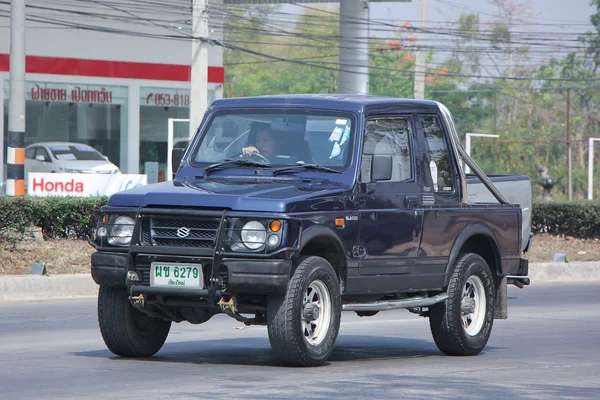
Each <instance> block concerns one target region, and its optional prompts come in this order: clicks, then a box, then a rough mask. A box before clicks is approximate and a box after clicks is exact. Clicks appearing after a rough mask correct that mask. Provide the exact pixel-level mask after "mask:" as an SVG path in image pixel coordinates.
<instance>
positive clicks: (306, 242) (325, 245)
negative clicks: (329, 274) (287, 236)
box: [299, 225, 347, 285]
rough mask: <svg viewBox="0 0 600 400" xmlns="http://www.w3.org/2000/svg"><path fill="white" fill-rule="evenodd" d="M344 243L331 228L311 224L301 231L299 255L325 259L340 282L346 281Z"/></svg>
mask: <svg viewBox="0 0 600 400" xmlns="http://www.w3.org/2000/svg"><path fill="white" fill-rule="evenodd" d="M345 254H346V253H345V250H344V245H343V244H342V241H341V240H340V238H339V237H338V236H337V235H336V234H335V231H333V230H332V229H331V228H328V227H326V226H323V225H319V226H313V227H310V228H308V229H307V230H306V231H304V232H303V233H302V239H301V241H300V253H299V255H300V256H318V257H323V258H324V259H326V260H327V261H328V262H329V263H330V264H331V266H332V267H333V269H334V271H335V273H336V275H337V276H338V278H339V280H340V283H341V284H342V285H343V284H344V283H345V281H346V266H347V260H346V255H345Z"/></svg>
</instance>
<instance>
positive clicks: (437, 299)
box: [342, 293, 448, 311]
mask: <svg viewBox="0 0 600 400" xmlns="http://www.w3.org/2000/svg"><path fill="white" fill-rule="evenodd" d="M447 298H448V294H447V293H442V294H438V295H436V296H433V297H412V298H410V299H399V300H386V301H374V302H372V303H348V304H344V305H343V306H342V311H388V310H395V309H398V308H413V307H429V306H432V305H434V304H437V303H441V302H442V301H446V299H447Z"/></svg>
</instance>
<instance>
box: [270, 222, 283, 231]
mask: <svg viewBox="0 0 600 400" xmlns="http://www.w3.org/2000/svg"><path fill="white" fill-rule="evenodd" d="M269 229H270V230H271V232H279V231H280V230H281V221H278V220H273V221H271V223H270V224H269Z"/></svg>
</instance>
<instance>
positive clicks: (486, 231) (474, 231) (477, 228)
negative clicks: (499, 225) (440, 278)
mask: <svg viewBox="0 0 600 400" xmlns="http://www.w3.org/2000/svg"><path fill="white" fill-rule="evenodd" d="M475 235H483V236H485V237H486V238H487V239H488V240H489V241H490V244H491V245H492V247H493V248H494V250H495V254H494V258H495V261H496V265H497V267H498V270H497V271H496V273H499V272H498V271H502V259H501V258H500V254H499V252H498V249H499V247H498V241H497V240H496V236H494V233H493V232H492V230H491V229H490V228H489V227H487V226H486V225H483V224H474V225H469V226H467V227H466V228H465V229H463V230H462V231H461V232H460V233H459V234H458V236H457V238H456V240H454V244H453V245H452V249H451V250H450V257H449V258H448V266H447V267H446V278H445V280H444V286H448V284H449V283H450V277H451V276H452V273H453V272H454V264H455V263H456V260H457V259H458V255H459V254H460V250H461V249H462V247H463V245H464V244H465V243H466V242H467V241H468V240H469V239H470V238H471V237H473V236H475Z"/></svg>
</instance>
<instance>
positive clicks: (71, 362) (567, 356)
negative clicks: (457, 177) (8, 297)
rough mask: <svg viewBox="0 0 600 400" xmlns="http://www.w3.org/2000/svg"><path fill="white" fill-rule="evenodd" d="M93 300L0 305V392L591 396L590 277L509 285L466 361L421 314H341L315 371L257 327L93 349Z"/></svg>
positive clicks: (213, 325) (598, 387) (595, 330)
mask: <svg viewBox="0 0 600 400" xmlns="http://www.w3.org/2000/svg"><path fill="white" fill-rule="evenodd" d="M95 307H96V302H95V301H91V300H85V301H83V300H82V301H73V302H44V303H23V304H2V305H0V338H1V339H0V399H2V400H8V399H79V398H81V399H145V400H146V399H148V400H150V399H212V398H214V399H236V398H239V399H284V398H302V399H311V400H313V399H314V400H317V399H333V398H340V399H367V398H370V399H396V398H415V399H425V398H427V399H475V398H485V399H551V398H555V399H599V398H600V283H597V284H588V285H579V284H564V285H560V284H548V285H538V286H532V287H529V288H526V289H522V290H519V289H517V288H513V287H511V288H509V319H508V320H505V321H496V322H495V325H494V329H493V332H492V337H491V339H490V342H489V343H488V346H487V348H486V350H485V351H484V352H483V353H482V354H480V355H478V356H475V357H448V356H444V355H442V354H441V353H440V352H439V351H438V350H437V348H436V347H435V344H434V343H433V340H432V338H431V334H430V332H429V324H428V322H427V320H426V319H424V318H421V317H417V316H414V315H412V314H410V313H408V312H406V311H403V310H398V311H388V312H386V313H380V314H379V315H377V316H375V317H371V318H359V317H357V316H356V315H355V314H354V313H344V314H343V317H342V328H341V333H340V336H339V337H338V341H337V347H336V349H335V351H334V353H333V355H332V357H331V359H330V363H329V364H328V365H327V366H324V367H319V368H311V369H299V368H286V367H281V366H278V365H277V364H276V363H275V361H274V360H273V359H272V357H271V352H270V348H269V341H268V338H267V332H266V328H265V327H246V328H242V326H241V325H240V324H239V323H237V322H236V321H234V320H232V319H230V318H228V317H225V316H216V317H214V318H213V319H212V320H210V321H209V322H208V323H206V324H204V325H200V326H195V325H190V324H188V323H182V324H174V325H173V328H172V330H171V334H170V336H169V338H168V340H167V343H166V344H165V346H164V347H163V349H162V350H161V351H160V352H159V353H158V354H157V355H156V356H155V357H153V358H151V359H148V360H133V359H120V358H116V357H114V356H113V355H112V354H111V353H110V352H109V351H108V350H107V349H106V347H105V346H104V343H103V342H102V339H101V337H100V333H99V331H98V325H97V321H96V309H95Z"/></svg>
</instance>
